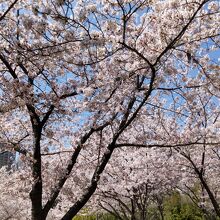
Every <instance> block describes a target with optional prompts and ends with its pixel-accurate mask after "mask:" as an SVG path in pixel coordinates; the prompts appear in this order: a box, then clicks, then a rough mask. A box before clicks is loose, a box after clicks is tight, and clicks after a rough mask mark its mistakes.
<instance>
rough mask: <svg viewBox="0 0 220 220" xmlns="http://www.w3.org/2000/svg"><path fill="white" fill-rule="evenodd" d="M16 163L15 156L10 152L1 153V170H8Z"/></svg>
mask: <svg viewBox="0 0 220 220" xmlns="http://www.w3.org/2000/svg"><path fill="white" fill-rule="evenodd" d="M14 161H15V154H14V153H12V152H9V151H4V152H0V168H1V167H3V166H7V168H8V169H10V168H11V167H12V164H13V163H14Z"/></svg>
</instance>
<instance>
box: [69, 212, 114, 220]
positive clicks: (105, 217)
mask: <svg viewBox="0 0 220 220" xmlns="http://www.w3.org/2000/svg"><path fill="white" fill-rule="evenodd" d="M73 220H117V219H116V218H115V217H114V216H113V215H111V214H108V213H102V214H100V213H99V214H95V213H94V214H91V215H77V216H75V217H74V218H73Z"/></svg>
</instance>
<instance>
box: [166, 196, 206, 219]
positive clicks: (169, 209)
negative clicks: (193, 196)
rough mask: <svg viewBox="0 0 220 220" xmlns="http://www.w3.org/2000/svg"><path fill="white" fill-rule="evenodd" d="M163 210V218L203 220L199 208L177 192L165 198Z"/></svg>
mask: <svg viewBox="0 0 220 220" xmlns="http://www.w3.org/2000/svg"><path fill="white" fill-rule="evenodd" d="M164 211H165V212H164V215H165V220H205V217H204V215H203V213H202V212H201V210H200V209H199V208H198V207H197V206H196V205H195V204H193V203H192V202H191V201H189V199H187V197H185V196H182V195H180V194H179V193H178V192H176V193H174V194H173V195H171V196H170V197H168V198H167V199H166V202H165V204H164Z"/></svg>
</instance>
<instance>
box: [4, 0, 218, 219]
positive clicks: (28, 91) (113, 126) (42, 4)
mask: <svg viewBox="0 0 220 220" xmlns="http://www.w3.org/2000/svg"><path fill="white" fill-rule="evenodd" d="M0 4H1V11H2V13H1V15H0V26H1V32H0V41H1V44H0V72H1V75H0V91H1V101H0V102H1V107H0V113H1V117H0V120H1V127H0V137H1V143H2V144H3V146H6V147H4V148H1V149H2V150H11V151H17V152H19V153H20V160H22V161H23V162H22V163H23V164H22V166H21V167H22V168H21V169H20V170H18V171H16V172H15V173H14V174H11V175H9V176H7V175H5V178H4V179H5V181H6V182H5V183H3V184H5V186H6V189H7V188H8V187H7V181H9V180H10V181H12V183H13V184H12V185H13V186H14V188H13V189H14V190H15V192H16V193H17V196H18V197H17V198H18V199H19V198H22V197H21V196H19V195H20V194H22V195H26V198H25V201H27V202H25V204H27V205H26V209H27V210H29V211H25V212H26V213H29V214H27V215H26V216H27V218H28V219H30V218H31V219H32V220H44V219H46V218H47V219H48V218H50V216H52V215H54V217H52V218H53V219H55V218H60V219H63V220H67V219H72V218H73V217H74V216H75V215H76V214H77V213H78V212H79V211H80V210H81V209H82V208H83V207H84V206H85V205H86V204H87V202H88V201H89V199H90V198H91V196H92V195H93V194H94V192H95V191H96V189H97V187H98V183H99V180H100V177H101V174H102V173H103V172H104V171H105V168H106V166H107V164H108V163H109V161H110V158H111V157H113V156H114V152H115V149H116V148H118V149H119V148H122V147H125V148H126V149H127V151H125V153H126V152H129V149H130V148H133V147H146V146H147V147H148V148H150V147H161V148H163V147H165V148H167V147H168V148H169V147H181V146H186V145H187V146H193V145H195V144H197V145H198V146H200V145H201V144H203V140H202V139H201V132H199V127H195V129H192V128H193V127H194V126H195V125H197V124H199V121H198V122H197V120H198V119H199V118H200V114H202V113H201V112H200V111H198V110H199V109H200V106H199V104H198V100H199V94H200V93H201V94H202V95H203V96H206V98H207V99H210V102H212V105H211V106H210V107H209V109H208V115H211V116H212V117H213V118H214V117H215V120H216V121H219V120H218V119H219V118H218V116H219V109H218V98H219V80H218V79H219V63H218V62H219V60H218V59H217V58H216V51H217V52H218V51H219V40H220V39H219V27H220V24H219V23H220V18H219V2H218V1H213V0H194V1H191V0H190V1H177V0H169V1H168V0H166V1H160V0H135V1H133V0H132V1H131V0H102V1H93V0H88V1H83V0H82V1H74V0H39V1H32V0H28V1H26V0H25V1H24V0H15V1H11V0H9V1H1V3H0ZM216 124H218V123H217V122H216V123H214V125H212V127H211V125H210V127H211V129H209V130H210V132H208V131H207V130H206V131H205V132H207V135H206V137H207V143H206V145H209V146H211V145H213V143H216V141H217V140H215V139H214V137H213V135H212V134H213V131H214V129H215V126H216ZM202 135H203V136H204V134H202ZM208 135H209V136H208ZM5 148H7V149H5ZM23 170H25V175H20V174H22V173H23V172H22V171H23ZM19 178H20V180H19ZM21 182H22V184H24V185H25V186H27V188H26V187H24V191H22V190H20V192H19V188H20V186H21ZM6 189H5V190H6ZM8 189H9V190H10V187H9V188H8ZM16 189H17V191H16ZM28 194H29V196H28ZM72 194H73V195H74V196H72V198H69V197H68V196H69V195H72ZM4 196H5V197H3V199H4V198H7V193H4ZM67 198H68V199H67ZM19 211H20V210H19ZM6 213H7V212H6ZM53 213H55V214H53ZM4 215H5V213H4ZM10 215H11V214H10Z"/></svg>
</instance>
